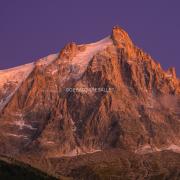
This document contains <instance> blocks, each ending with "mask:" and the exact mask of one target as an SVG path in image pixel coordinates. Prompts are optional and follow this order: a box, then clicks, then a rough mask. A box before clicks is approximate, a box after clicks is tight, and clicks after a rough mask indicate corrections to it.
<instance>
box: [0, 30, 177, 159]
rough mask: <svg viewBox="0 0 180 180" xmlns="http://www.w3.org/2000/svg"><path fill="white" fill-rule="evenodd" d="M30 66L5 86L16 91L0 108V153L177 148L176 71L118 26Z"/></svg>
mask: <svg viewBox="0 0 180 180" xmlns="http://www.w3.org/2000/svg"><path fill="white" fill-rule="evenodd" d="M31 68H32V69H31V71H29V74H28V75H27V76H26V77H25V78H23V79H22V81H21V83H20V84H19V85H18V86H17V87H18V88H17V89H16V90H15V91H14V89H15V88H14V87H13V84H12V85H10V86H9V89H10V88H11V86H12V89H13V90H12V92H13V94H12V96H11V97H10V98H9V99H8V100H7V101H6V103H5V104H4V106H3V107H2V110H1V112H0V152H1V153H3V154H9V155H11V156H20V155H22V154H30V155H32V156H33V155H34V154H39V155H42V156H43V157H62V156H76V155H79V154H86V153H93V152H96V151H104V150H111V149H114V148H122V149H128V150H130V151H132V152H135V153H149V152H155V151H162V150H172V151H178V152H179V151H180V81H179V79H178V78H177V77H176V73H175V70H174V68H170V69H169V70H168V71H167V72H165V71H164V70H163V69H162V68H161V65H160V64H159V63H157V62H156V61H154V60H153V59H152V58H151V57H150V55H148V54H147V53H145V52H143V50H141V49H139V48H138V47H136V46H135V45H134V43H133V42H132V40H131V39H130V37H129V36H128V34H127V33H126V32H125V31H124V30H123V29H122V28H120V27H114V28H113V30H112V33H111V36H109V37H107V38H105V39H103V40H101V41H98V42H96V43H92V44H85V45H77V44H75V43H70V44H68V45H66V46H65V47H64V49H63V50H61V51H60V53H59V54H57V55H55V56H53V58H52V57H51V58H47V59H45V60H39V61H37V62H35V63H34V64H33V67H32V66H31ZM0 78H1V74H0ZM9 89H8V91H9ZM3 93H5V91H4V92H2V90H1V89H0V98H1V99H2V98H5V97H4V96H3V95H2V94H3ZM1 99H0V101H1Z"/></svg>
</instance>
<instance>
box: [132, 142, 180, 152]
mask: <svg viewBox="0 0 180 180" xmlns="http://www.w3.org/2000/svg"><path fill="white" fill-rule="evenodd" d="M167 150H168V151H173V152H176V153H180V146H177V145H175V144H171V145H169V146H167V147H162V148H157V147H155V146H151V145H149V144H146V145H144V146H142V147H140V148H138V149H136V150H135V153H138V154H148V153H153V152H160V151H167Z"/></svg>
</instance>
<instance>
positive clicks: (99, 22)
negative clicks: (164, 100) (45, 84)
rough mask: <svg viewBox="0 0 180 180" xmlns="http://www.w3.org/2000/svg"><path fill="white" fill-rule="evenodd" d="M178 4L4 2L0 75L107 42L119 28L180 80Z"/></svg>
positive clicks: (178, 0) (0, 7)
mask: <svg viewBox="0 0 180 180" xmlns="http://www.w3.org/2000/svg"><path fill="white" fill-rule="evenodd" d="M179 18H180V0H151V1H145V0H137V1H135V0H29V1H25V0H13V1H12V0H0V69H4V68H9V67H13V66H17V65H20V64H24V63H28V62H31V61H34V60H36V59H38V58H40V57H43V56H46V55H48V54H51V53H55V52H58V51H59V50H60V49H61V48H62V47H63V46H64V45H65V44H66V43H68V42H72V41H75V42H77V43H88V42H93V41H96V40H99V39H101V38H104V37H105V36H107V35H109V34H110V33H111V29H112V27H113V26H114V25H120V26H121V27H123V28H124V29H125V30H126V31H127V32H128V33H129V35H130V36H131V38H132V39H133V41H134V42H135V43H136V45H137V46H139V47H141V48H142V49H144V50H145V51H146V52H148V53H149V54H150V55H151V56H152V57H153V58H154V59H156V60H157V61H159V62H160V63H161V64H162V66H163V67H164V68H165V69H166V68H167V67H169V66H175V67H176V70H177V74H178V76H180V61H179V60H180V55H179V54H180V45H179V43H180V35H179V34H180V20H179Z"/></svg>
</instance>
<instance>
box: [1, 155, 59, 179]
mask: <svg viewBox="0 0 180 180" xmlns="http://www.w3.org/2000/svg"><path fill="white" fill-rule="evenodd" d="M0 179H1V180H56V178H54V177H52V176H49V175H47V174H45V173H44V172H41V171H39V170H37V169H35V168H33V167H31V166H29V165H26V164H23V163H21V162H17V161H15V160H12V159H10V158H5V157H2V158H0Z"/></svg>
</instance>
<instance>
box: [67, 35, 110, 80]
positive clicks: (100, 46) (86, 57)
mask: <svg viewBox="0 0 180 180" xmlns="http://www.w3.org/2000/svg"><path fill="white" fill-rule="evenodd" d="M110 45H113V42H112V39H111V38H110V37H107V38H104V39H103V40H100V41H98V42H96V43H91V44H85V45H81V46H85V47H86V48H85V50H84V51H83V52H79V53H78V54H77V55H76V56H75V57H74V58H73V59H72V62H70V63H71V72H72V73H73V72H74V74H73V77H74V78H79V77H80V76H81V75H82V73H83V72H84V71H85V69H86V67H87V65H88V63H89V62H90V60H91V59H92V58H93V56H94V55H95V54H97V53H98V52H99V51H102V50H104V49H106V48H107V47H108V46H110Z"/></svg>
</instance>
